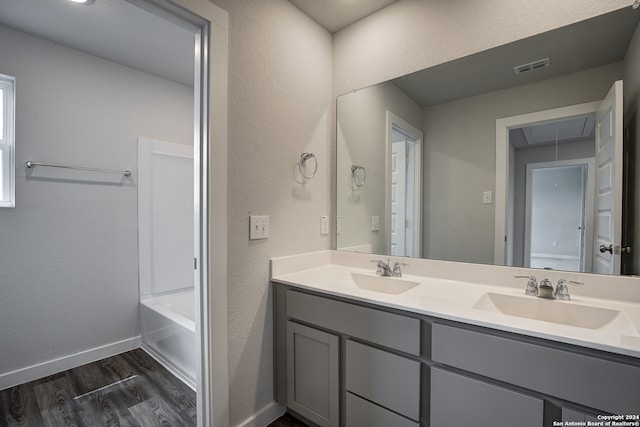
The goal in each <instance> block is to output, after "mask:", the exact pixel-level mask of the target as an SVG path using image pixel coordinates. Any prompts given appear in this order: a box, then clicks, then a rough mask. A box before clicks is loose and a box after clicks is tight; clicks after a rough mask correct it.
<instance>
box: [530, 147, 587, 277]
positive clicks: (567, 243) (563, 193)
mask: <svg viewBox="0 0 640 427" xmlns="http://www.w3.org/2000/svg"><path fill="white" fill-rule="evenodd" d="M593 164H594V162H593V160H592V159H582V160H575V161H560V162H546V163H532V164H529V165H527V178H526V188H527V189H526V208H525V245H524V249H525V255H524V266H525V267H529V268H547V269H553V270H563V271H577V272H580V271H582V272H584V271H590V268H591V266H590V256H588V255H589V254H590V248H591V245H590V244H587V235H586V233H585V231H586V229H587V227H586V225H587V223H588V222H592V221H591V218H587V216H588V214H587V213H588V212H591V211H592V210H593V198H592V197H591V198H590V197H588V195H589V194H592V192H593V191H592V189H588V188H587V187H588V182H589V180H588V175H589V172H590V171H592V170H593Z"/></svg>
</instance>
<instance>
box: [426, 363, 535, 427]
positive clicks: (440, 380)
mask: <svg viewBox="0 0 640 427" xmlns="http://www.w3.org/2000/svg"><path fill="white" fill-rule="evenodd" d="M543 414H544V404H543V401H542V399H537V398H535V397H531V396H527V395H525V394H522V393H518V392H515V391H512V390H508V389H505V388H502V387H498V386H495V385H493V384H487V383H483V382H481V381H478V380H475V379H471V378H467V377H464V376H462V375H458V374H454V373H451V372H448V371H445V370H442V369H439V368H433V369H432V370H431V414H430V417H431V425H432V426H434V427H459V426H491V427H513V426H518V427H541V426H542V425H543Z"/></svg>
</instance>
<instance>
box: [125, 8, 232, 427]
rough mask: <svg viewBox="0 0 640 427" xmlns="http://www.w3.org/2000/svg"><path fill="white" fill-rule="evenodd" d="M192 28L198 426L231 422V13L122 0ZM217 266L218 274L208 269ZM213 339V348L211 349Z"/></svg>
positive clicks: (214, 426) (221, 426) (222, 426)
mask: <svg viewBox="0 0 640 427" xmlns="http://www.w3.org/2000/svg"><path fill="white" fill-rule="evenodd" d="M127 1H128V2H130V3H132V4H135V5H137V6H139V7H141V8H143V9H145V10H147V11H149V12H151V13H154V14H156V15H158V16H159V17H161V18H163V19H166V20H168V21H170V22H173V23H174V24H178V25H181V26H185V27H186V28H189V29H192V30H193V31H194V33H195V46H194V47H195V49H194V52H195V53H194V63H195V67H194V87H193V89H194V144H193V145H194V165H193V166H194V193H195V194H194V196H195V197H194V237H195V238H194V282H195V300H196V301H195V302H196V313H195V314H196V318H195V324H196V354H197V355H198V360H197V361H196V362H197V363H196V402H197V425H198V427H204V426H207V427H208V426H211V427H228V426H229V372H228V361H227V359H228V351H227V348H228V341H227V333H228V332H227V114H228V112H227V98H228V46H229V34H228V28H229V14H228V13H227V12H226V11H224V10H223V9H221V8H220V7H218V6H217V5H215V4H213V3H211V2H210V1H208V0H127ZM210 271H215V277H212V276H211V275H210ZM214 345H215V350H216V351H215V352H214V351H213V350H212V349H213V347H214Z"/></svg>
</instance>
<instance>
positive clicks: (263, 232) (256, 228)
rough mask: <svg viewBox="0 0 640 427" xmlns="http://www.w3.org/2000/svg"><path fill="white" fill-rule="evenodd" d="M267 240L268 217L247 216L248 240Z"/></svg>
mask: <svg viewBox="0 0 640 427" xmlns="http://www.w3.org/2000/svg"><path fill="white" fill-rule="evenodd" d="M268 238H269V215H251V216H249V240H259V239H268Z"/></svg>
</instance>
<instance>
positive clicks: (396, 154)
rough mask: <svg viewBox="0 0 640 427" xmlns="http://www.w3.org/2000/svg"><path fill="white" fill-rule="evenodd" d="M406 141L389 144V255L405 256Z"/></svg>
mask: <svg viewBox="0 0 640 427" xmlns="http://www.w3.org/2000/svg"><path fill="white" fill-rule="evenodd" d="M406 194H407V143H406V142H405V141H401V142H394V143H393V144H392V146H391V255H397V256H405V255H406V254H405V247H406V242H405V237H406V236H405V224H406V222H407V213H406Z"/></svg>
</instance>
